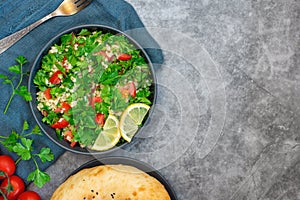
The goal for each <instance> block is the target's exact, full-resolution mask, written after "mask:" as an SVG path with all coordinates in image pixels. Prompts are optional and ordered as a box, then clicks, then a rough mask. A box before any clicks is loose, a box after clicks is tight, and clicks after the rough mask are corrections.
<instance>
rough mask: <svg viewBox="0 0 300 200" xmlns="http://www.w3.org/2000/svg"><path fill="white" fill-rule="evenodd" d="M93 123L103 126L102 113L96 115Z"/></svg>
mask: <svg viewBox="0 0 300 200" xmlns="http://www.w3.org/2000/svg"><path fill="white" fill-rule="evenodd" d="M95 121H96V123H97V124H99V125H100V126H104V114H102V113H98V114H96V117H95Z"/></svg>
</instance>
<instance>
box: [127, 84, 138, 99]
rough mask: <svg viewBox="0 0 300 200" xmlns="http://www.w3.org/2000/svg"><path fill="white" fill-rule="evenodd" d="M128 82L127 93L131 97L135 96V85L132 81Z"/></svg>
mask: <svg viewBox="0 0 300 200" xmlns="http://www.w3.org/2000/svg"><path fill="white" fill-rule="evenodd" d="M128 84H129V88H128V92H129V94H130V95H131V96H132V97H135V96H136V88H135V85H134V82H133V81H131V82H130V83H128Z"/></svg>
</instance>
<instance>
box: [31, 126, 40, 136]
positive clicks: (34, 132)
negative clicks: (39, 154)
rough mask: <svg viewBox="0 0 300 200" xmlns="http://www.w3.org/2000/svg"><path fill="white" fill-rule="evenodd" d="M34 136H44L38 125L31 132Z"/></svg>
mask: <svg viewBox="0 0 300 200" xmlns="http://www.w3.org/2000/svg"><path fill="white" fill-rule="evenodd" d="M31 133H32V134H35V135H43V134H42V132H41V129H40V128H39V126H38V125H35V126H34V128H33V129H32V131H31Z"/></svg>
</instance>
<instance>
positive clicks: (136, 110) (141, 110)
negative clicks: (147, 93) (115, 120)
mask: <svg viewBox="0 0 300 200" xmlns="http://www.w3.org/2000/svg"><path fill="white" fill-rule="evenodd" d="M149 109H150V106H148V105H146V104H143V103H134V104H131V105H129V106H128V107H127V108H126V110H125V111H124V112H123V113H122V116H121V120H120V132H121V136H122V137H123V138H124V140H126V141H127V142H130V141H131V139H132V138H133V136H134V135H135V133H136V132H137V130H138V128H139V125H141V124H142V122H143V119H144V117H145V116H146V114H147V112H148V110H149Z"/></svg>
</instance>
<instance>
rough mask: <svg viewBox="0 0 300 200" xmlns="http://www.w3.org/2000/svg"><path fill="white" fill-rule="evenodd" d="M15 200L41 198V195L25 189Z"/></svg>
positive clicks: (36, 199) (37, 199)
mask: <svg viewBox="0 0 300 200" xmlns="http://www.w3.org/2000/svg"><path fill="white" fill-rule="evenodd" d="M17 200H41V197H40V195H39V194H38V193H36V192H34V191H31V190H27V191H26V192H23V193H22V194H21V195H20V196H19V197H18V198H17Z"/></svg>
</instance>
